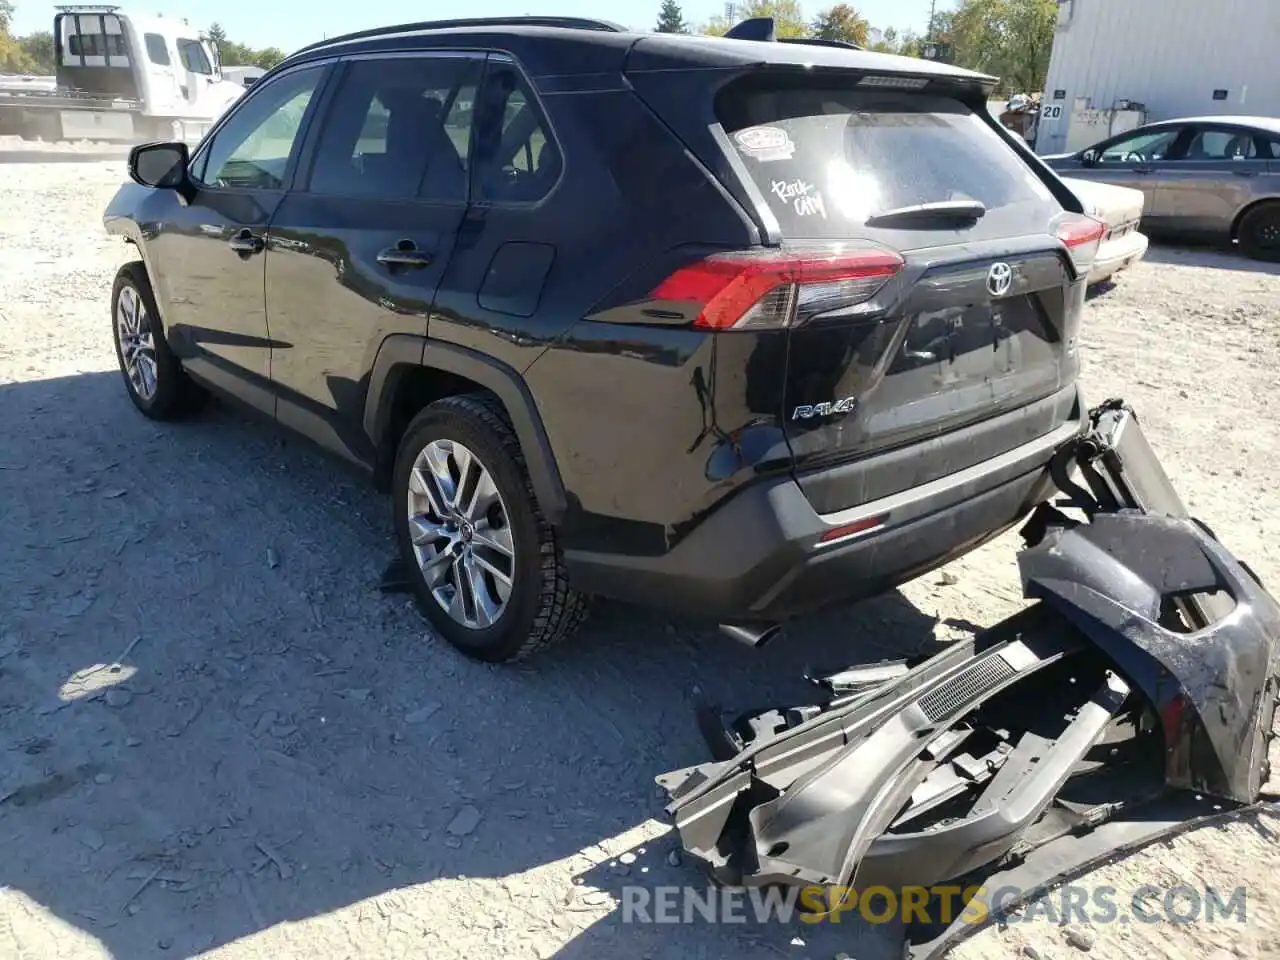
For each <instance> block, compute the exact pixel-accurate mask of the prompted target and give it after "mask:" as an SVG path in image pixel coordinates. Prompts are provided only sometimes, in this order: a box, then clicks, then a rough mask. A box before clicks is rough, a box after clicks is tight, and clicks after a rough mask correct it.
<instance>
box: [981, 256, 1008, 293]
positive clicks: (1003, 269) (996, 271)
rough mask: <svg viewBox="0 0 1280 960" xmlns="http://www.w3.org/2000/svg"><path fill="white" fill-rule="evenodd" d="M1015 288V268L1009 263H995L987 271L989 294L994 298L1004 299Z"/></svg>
mask: <svg viewBox="0 0 1280 960" xmlns="http://www.w3.org/2000/svg"><path fill="white" fill-rule="evenodd" d="M1011 286H1013V267H1011V266H1009V265H1008V264H1007V263H993V264H992V265H991V269H990V270H988V271H987V292H988V293H990V294H991V295H992V296H993V297H1003V296H1004V295H1005V294H1006V293H1008V292H1009V288H1010V287H1011Z"/></svg>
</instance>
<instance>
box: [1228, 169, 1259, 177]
mask: <svg viewBox="0 0 1280 960" xmlns="http://www.w3.org/2000/svg"><path fill="white" fill-rule="evenodd" d="M1231 172H1232V173H1234V174H1235V175H1236V176H1237V177H1256V176H1257V175H1258V171H1257V170H1232V171H1231Z"/></svg>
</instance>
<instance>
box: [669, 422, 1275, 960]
mask: <svg viewBox="0 0 1280 960" xmlns="http://www.w3.org/2000/svg"><path fill="white" fill-rule="evenodd" d="M1090 420H1091V428H1090V430H1089V431H1088V432H1087V433H1086V434H1084V435H1083V436H1081V437H1079V438H1077V439H1076V440H1074V441H1073V442H1072V443H1070V444H1069V445H1067V446H1066V447H1064V448H1063V449H1062V450H1060V451H1059V453H1058V456H1057V458H1056V459H1055V461H1054V464H1053V470H1054V475H1055V479H1056V480H1057V483H1058V486H1059V487H1060V489H1061V490H1062V491H1063V492H1064V493H1066V494H1067V495H1068V497H1069V498H1070V501H1071V503H1072V504H1073V505H1074V506H1075V507H1076V508H1078V511H1079V512H1081V513H1082V514H1083V515H1084V518H1086V519H1072V518H1071V517H1069V516H1068V515H1067V514H1065V513H1063V512H1061V511H1060V510H1058V509H1057V508H1056V507H1054V506H1050V505H1048V504H1046V505H1043V506H1041V507H1039V508H1038V509H1037V510H1036V512H1035V513H1034V514H1033V515H1032V516H1031V518H1030V519H1029V521H1028V522H1027V524H1026V526H1025V527H1024V528H1023V531H1022V534H1023V537H1024V539H1025V541H1026V544H1027V545H1026V548H1025V549H1024V550H1023V551H1022V552H1021V554H1019V557H1018V564H1019V568H1020V571H1021V576H1022V583H1023V592H1024V594H1025V596H1027V597H1028V598H1031V599H1034V600H1036V601H1038V602H1037V603H1035V604H1033V605H1032V606H1031V607H1029V608H1027V609H1026V610H1023V611H1021V612H1020V613H1018V614H1016V615H1015V616H1013V617H1011V618H1009V619H1008V620H1006V621H1004V622H1002V623H1000V624H997V625H996V626H995V627H993V628H992V629H990V630H988V631H986V632H984V633H982V634H980V635H978V636H977V637H975V638H974V639H973V640H971V641H968V642H965V643H958V644H955V645H954V646H952V647H949V648H948V649H947V650H945V651H944V652H943V653H940V654H938V655H936V656H934V657H932V658H930V659H927V660H924V661H923V662H919V663H909V662H906V661H903V662H894V663H882V664H876V665H872V666H869V667H855V668H851V669H849V670H846V671H843V672H841V673H837V674H835V675H832V676H829V677H824V678H822V679H821V680H819V681H818V683H819V685H820V686H821V687H822V689H823V691H824V693H823V695H822V696H821V697H820V698H819V699H821V700H822V701H823V702H822V703H820V704H818V705H814V706H805V707H790V708H782V709H774V710H769V711H766V712H764V713H759V714H754V715H748V716H744V717H742V718H739V719H738V720H737V721H736V722H735V723H733V724H732V725H730V726H728V727H725V726H722V725H721V723H720V719H719V715H718V713H715V712H713V711H704V712H703V714H702V715H701V716H700V718H699V719H700V723H701V725H702V728H703V732H704V735H705V736H706V738H707V740H708V743H709V745H710V746H711V750H712V753H713V755H714V756H715V760H714V762H712V763H707V764H703V765H700V766H697V767H692V768H688V769H684V770H678V771H674V772H672V773H668V774H664V775H663V776H661V777H659V778H658V783H659V784H661V785H662V786H663V787H664V788H665V789H666V790H667V792H668V793H669V795H670V797H671V802H670V804H669V806H668V807H667V812H668V813H669V814H671V815H672V816H673V817H674V818H675V823H676V827H677V828H678V830H679V833H680V838H681V842H682V843H683V845H684V848H685V849H686V850H687V851H688V852H689V854H691V855H692V856H693V857H695V858H696V859H698V860H699V861H701V862H702V863H704V864H705V865H706V866H707V867H708V869H709V871H710V873H711V875H712V877H713V878H714V879H716V880H717V881H718V882H721V883H725V884H731V885H743V886H765V885H772V884H786V885H803V886H808V885H817V886H821V887H824V888H827V897H826V898H825V901H824V904H825V907H826V909H827V910H828V911H832V910H838V909H848V908H849V907H850V906H851V898H852V897H856V894H853V893H851V891H852V890H866V889H868V888H870V887H872V886H877V885H884V886H888V887H890V888H891V889H901V888H903V887H904V886H912V887H925V888H927V887H930V886H932V885H935V884H940V883H944V882H949V883H951V884H959V885H961V886H963V887H966V888H968V887H971V886H981V887H982V889H983V891H994V890H1002V889H1003V890H1009V889H1014V888H1016V889H1017V890H1018V891H1019V892H1020V899H1019V900H1018V901H1007V900H1005V901H1002V902H1001V903H999V904H990V903H988V904H987V906H988V908H989V909H987V910H985V911H978V910H976V909H974V908H973V907H971V908H970V909H969V910H968V911H966V913H967V914H968V916H967V919H966V920H963V921H962V920H961V919H960V918H959V917H956V916H955V915H956V914H959V913H960V910H959V909H955V910H939V909H936V906H937V905H935V904H928V905H927V906H928V907H929V908H930V909H928V910H927V915H928V916H929V917H931V918H935V920H936V919H937V918H939V917H941V918H945V919H946V920H947V921H948V922H947V923H941V924H937V925H935V926H927V925H925V924H909V926H908V930H907V936H908V944H907V954H908V955H909V956H911V957H913V958H925V957H936V956H940V955H941V954H943V953H945V952H946V951H947V950H948V949H950V948H951V947H952V946H954V945H955V944H956V943H957V942H959V940H961V939H963V938H964V937H967V936H968V935H970V934H972V933H974V932H976V930H977V929H980V927H981V926H982V924H975V923H973V922H971V921H972V919H973V918H974V916H979V917H981V916H986V918H987V920H988V922H989V921H990V920H992V919H998V916H997V914H998V913H999V912H1000V911H1003V912H1007V911H1008V910H1010V909H1012V908H1014V907H1015V906H1017V905H1018V903H1020V902H1024V901H1025V900H1027V899H1029V898H1032V897H1034V896H1037V895H1039V894H1040V893H1042V892H1043V891H1044V890H1045V889H1047V888H1049V887H1052V886H1053V885H1055V884H1058V883H1062V882H1064V881H1066V880H1067V879H1069V878H1070V877H1072V876H1074V875H1076V874H1079V873H1082V872H1084V871H1085V870H1087V869H1089V868H1091V867H1092V866H1094V865H1096V864H1098V863H1100V862H1101V861H1104V860H1106V859H1108V858H1111V857H1114V856H1116V855H1118V854H1120V853H1123V852H1128V851H1131V850H1133V849H1136V848H1137V847H1139V846H1141V845H1143V844H1145V843H1149V842H1151V841H1152V840H1155V839H1158V838H1161V837H1166V836H1168V835H1170V834H1171V833H1173V832H1175V831H1177V830H1179V829H1182V828H1185V827H1187V826H1189V825H1194V824H1197V823H1200V822H1203V821H1204V820H1206V819H1209V818H1213V817H1221V816H1224V815H1231V813H1233V812H1234V813H1238V812H1239V811H1240V810H1242V809H1244V808H1247V807H1248V806H1249V805H1252V804H1256V803H1258V802H1259V799H1260V791H1261V789H1262V786H1263V784H1264V783H1265V782H1266V781H1267V779H1268V777H1269V774H1270V772H1269V769H1268V764H1267V746H1268V743H1269V741H1270V740H1271V738H1272V736H1273V733H1272V724H1273V718H1274V713H1275V709H1276V698H1277V693H1278V692H1280V684H1278V683H1277V678H1276V668H1277V664H1276V662H1275V648H1276V642H1277V638H1280V607H1278V606H1277V604H1276V601H1275V600H1274V599H1273V598H1272V597H1271V596H1270V595H1269V594H1268V593H1267V592H1266V590H1265V589H1264V588H1263V587H1262V585H1261V584H1260V583H1259V581H1258V579H1257V578H1256V577H1255V576H1254V574H1253V573H1252V571H1251V570H1250V569H1249V568H1248V567H1247V566H1245V565H1244V564H1243V563H1241V562H1240V561H1238V560H1236V559H1235V558H1233V557H1232V556H1231V555H1230V554H1229V553H1228V552H1227V551H1226V550H1224V549H1223V547H1222V546H1221V544H1219V543H1218V541H1217V539H1216V537H1215V536H1214V535H1213V533H1212V531H1210V530H1209V529H1208V528H1207V527H1205V526H1204V525H1203V524H1201V523H1199V522H1198V521H1196V520H1194V519H1192V518H1191V517H1189V516H1188V514H1187V511H1186V508H1185V507H1184V506H1183V504H1182V502H1181V501H1180V500H1179V498H1178V496H1177V493H1176V492H1175V491H1174V489H1173V487H1172V485H1171V484H1170V482H1169V479H1168V477H1167V476H1166V475H1165V473H1164V471H1163V470H1162V469H1161V467H1160V464H1159V462H1158V461H1157V459H1156V457H1155V454H1154V453H1153V452H1152V449H1151V447H1150V446H1149V445H1148V443H1147V441H1146V439H1145V437H1144V436H1143V434H1142V431H1141V428H1140V427H1139V425H1138V421H1137V419H1136V417H1135V416H1134V414H1133V412H1132V411H1131V410H1130V409H1128V408H1127V407H1125V406H1124V405H1123V404H1122V403H1121V402H1119V401H1111V402H1108V403H1106V404H1103V405H1102V406H1101V407H1099V408H1097V409H1096V410H1094V411H1092V413H1091V415H1090ZM1072 466H1075V467H1077V468H1078V474H1079V477H1081V478H1083V482H1084V486H1081V485H1080V484H1078V483H1077V482H1076V481H1075V480H1074V479H1073V477H1072V475H1071V467H1072ZM1086 488H1087V489H1086ZM985 895H987V894H985V893H979V894H978V896H979V898H980V899H981V898H982V897H983V896H985ZM918 916H919V914H917V915H916V917H917V918H918ZM953 917H954V919H953ZM906 919H907V920H908V921H911V920H912V917H911V916H910V915H908V917H907V918H906Z"/></svg>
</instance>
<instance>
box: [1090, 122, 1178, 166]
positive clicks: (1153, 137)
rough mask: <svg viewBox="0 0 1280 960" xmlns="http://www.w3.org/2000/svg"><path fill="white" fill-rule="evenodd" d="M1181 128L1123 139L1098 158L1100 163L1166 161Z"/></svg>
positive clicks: (1111, 145) (1110, 146)
mask: <svg viewBox="0 0 1280 960" xmlns="http://www.w3.org/2000/svg"><path fill="white" fill-rule="evenodd" d="M1182 129H1183V128H1179V127H1170V128H1169V129H1167V130H1157V131H1156V132H1154V133H1140V134H1138V135H1137V136H1133V137H1125V138H1124V139H1123V140H1117V141H1116V142H1115V143H1112V144H1110V145H1109V146H1107V148H1106V149H1105V150H1103V151H1102V155H1101V156H1100V157H1099V161H1100V162H1101V163H1148V162H1150V161H1152V160H1166V159H1168V157H1169V151H1170V150H1171V149H1172V148H1173V144H1174V142H1175V141H1176V140H1177V139H1178V135H1179V134H1181V133H1182Z"/></svg>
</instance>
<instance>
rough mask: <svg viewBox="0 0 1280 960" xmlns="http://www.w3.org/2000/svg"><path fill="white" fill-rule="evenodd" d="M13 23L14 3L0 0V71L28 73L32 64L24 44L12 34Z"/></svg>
mask: <svg viewBox="0 0 1280 960" xmlns="http://www.w3.org/2000/svg"><path fill="white" fill-rule="evenodd" d="M12 24H13V4H12V3H10V2H9V0H0V73H27V72H28V71H30V70H31V67H32V64H31V62H30V60H29V58H28V57H27V52H26V51H25V50H23V49H22V45H21V44H20V43H18V41H17V40H15V39H14V38H13V35H12V34H10V32H9V27H10V26H11V25H12Z"/></svg>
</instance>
